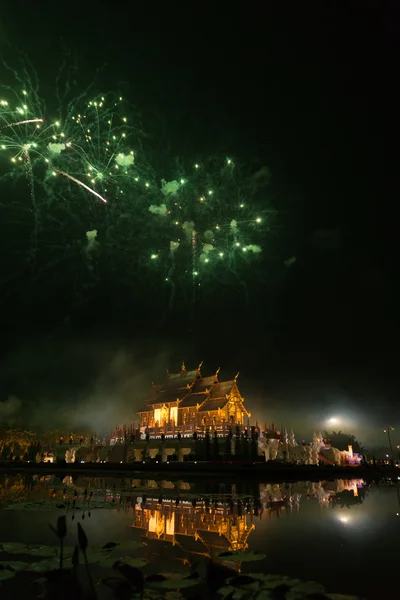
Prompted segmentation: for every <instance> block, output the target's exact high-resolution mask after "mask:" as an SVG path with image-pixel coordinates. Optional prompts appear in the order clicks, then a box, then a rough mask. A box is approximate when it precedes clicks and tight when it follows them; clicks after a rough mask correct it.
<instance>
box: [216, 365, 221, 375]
mask: <svg viewBox="0 0 400 600" xmlns="http://www.w3.org/2000/svg"><path fill="white" fill-rule="evenodd" d="M220 370H221V367H218V369H217V370H216V371H215V377H218V373H219V372H220Z"/></svg>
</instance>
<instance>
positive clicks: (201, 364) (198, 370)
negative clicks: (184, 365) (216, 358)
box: [197, 360, 204, 373]
mask: <svg viewBox="0 0 400 600" xmlns="http://www.w3.org/2000/svg"><path fill="white" fill-rule="evenodd" d="M203 362H204V360H202V361H201V363H200V364H199V366H198V367H197V372H198V373H200V369H201V367H202V366H203Z"/></svg>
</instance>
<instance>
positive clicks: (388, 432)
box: [383, 425, 394, 460]
mask: <svg viewBox="0 0 400 600" xmlns="http://www.w3.org/2000/svg"><path fill="white" fill-rule="evenodd" d="M383 431H384V433H387V436H388V440H389V447H390V454H391V457H392V460H393V446H392V438H391V437H390V432H391V431H394V427H392V426H391V425H388V426H387V427H386V429H384V430H383Z"/></svg>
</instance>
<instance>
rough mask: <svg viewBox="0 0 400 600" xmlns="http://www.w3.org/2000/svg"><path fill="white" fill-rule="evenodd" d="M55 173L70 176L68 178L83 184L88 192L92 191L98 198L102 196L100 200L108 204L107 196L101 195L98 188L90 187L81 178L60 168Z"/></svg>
mask: <svg viewBox="0 0 400 600" xmlns="http://www.w3.org/2000/svg"><path fill="white" fill-rule="evenodd" d="M55 173H60V175H64V177H68V179H71V181H74V182H75V183H77V184H78V185H80V186H82V187H83V188H85V190H87V191H88V192H90V193H91V194H93V195H94V196H97V198H100V200H101V201H102V202H104V203H105V204H107V200H106V199H105V198H103V196H101V195H100V194H98V193H97V192H96V190H93V189H92V188H91V187H89V186H88V185H86V183H83V181H79V179H76V177H73V176H72V175H68V173H66V172H65V171H60V170H58V169H55Z"/></svg>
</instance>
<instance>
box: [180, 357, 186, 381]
mask: <svg viewBox="0 0 400 600" xmlns="http://www.w3.org/2000/svg"><path fill="white" fill-rule="evenodd" d="M185 374H186V367H185V361H184V360H183V361H182V366H181V377H183V375H185Z"/></svg>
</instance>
